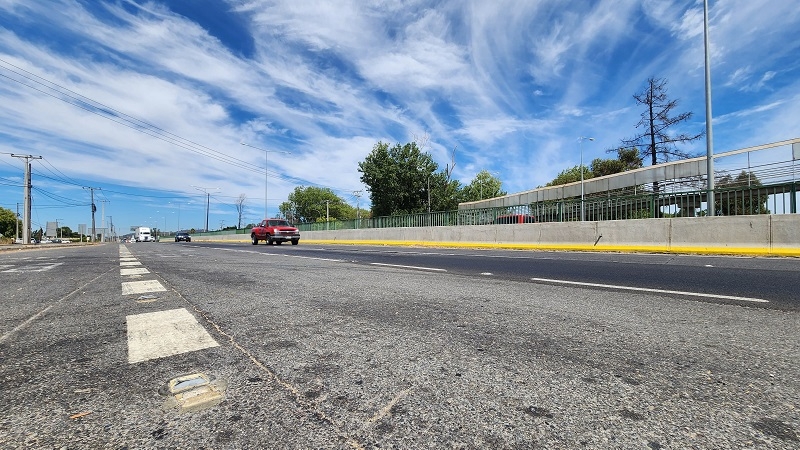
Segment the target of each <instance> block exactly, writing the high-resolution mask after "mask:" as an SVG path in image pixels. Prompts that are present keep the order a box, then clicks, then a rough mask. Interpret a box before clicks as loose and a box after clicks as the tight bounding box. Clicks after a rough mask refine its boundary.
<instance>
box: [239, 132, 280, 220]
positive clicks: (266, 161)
mask: <svg viewBox="0 0 800 450" xmlns="http://www.w3.org/2000/svg"><path fill="white" fill-rule="evenodd" d="M240 144H242V145H245V146H247V147H250V148H254V149H256V150H261V151H262V152H264V218H265V219H269V212H268V211H267V186H268V185H269V181H268V176H269V158H268V157H267V155H269V154H270V153H283V154H286V155H291V154H292V153H291V152H287V151H283V150H266V149H263V148H259V147H256V146H254V145H250V144H248V143H245V142H240Z"/></svg>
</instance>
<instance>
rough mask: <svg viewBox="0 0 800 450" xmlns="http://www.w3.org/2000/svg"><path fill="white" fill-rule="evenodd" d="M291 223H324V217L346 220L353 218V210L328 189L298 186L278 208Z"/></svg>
mask: <svg viewBox="0 0 800 450" xmlns="http://www.w3.org/2000/svg"><path fill="white" fill-rule="evenodd" d="M278 209H279V210H280V212H281V214H282V215H283V216H284V217H286V219H287V220H289V221H290V222H292V223H312V222H324V221H325V219H326V217H330V218H331V219H332V220H333V219H339V220H346V219H351V218H355V208H353V207H352V206H350V205H348V204H347V203H346V202H345V201H344V200H342V199H341V198H340V197H339V196H338V195H336V194H335V193H334V192H333V191H332V190H331V189H329V188H320V187H314V186H309V187H305V186H298V187H296V188H294V191H292V193H291V194H289V198H288V201H286V202H283V203H281V204H280V206H279V207H278Z"/></svg>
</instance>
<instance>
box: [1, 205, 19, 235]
mask: <svg viewBox="0 0 800 450" xmlns="http://www.w3.org/2000/svg"><path fill="white" fill-rule="evenodd" d="M17 225H19V229H20V234H21V233H22V221H20V220H19V219H18V218H17V215H16V214H14V211H12V210H10V209H6V208H2V207H0V236H4V237H7V238H13V237H15V236H14V234H15V233H16V232H17Z"/></svg>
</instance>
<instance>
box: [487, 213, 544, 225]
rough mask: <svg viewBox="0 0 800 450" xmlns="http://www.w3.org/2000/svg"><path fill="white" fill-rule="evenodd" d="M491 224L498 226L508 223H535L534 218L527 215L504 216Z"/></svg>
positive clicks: (498, 217)
mask: <svg viewBox="0 0 800 450" xmlns="http://www.w3.org/2000/svg"><path fill="white" fill-rule="evenodd" d="M492 223H493V224H498V225H499V224H508V223H536V216H531V215H528V214H506V215H503V216H497V218H496V219H494V220H493V221H492Z"/></svg>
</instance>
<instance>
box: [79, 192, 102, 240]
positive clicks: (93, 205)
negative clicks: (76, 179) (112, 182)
mask: <svg viewBox="0 0 800 450" xmlns="http://www.w3.org/2000/svg"><path fill="white" fill-rule="evenodd" d="M83 188H84V189H88V190H89V191H90V192H91V193H92V240H91V242H94V240H95V238H96V237H97V232H96V231H95V222H94V213H96V212H97V206H95V204H94V190H95V189H100V188H96V187H86V186H83Z"/></svg>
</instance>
